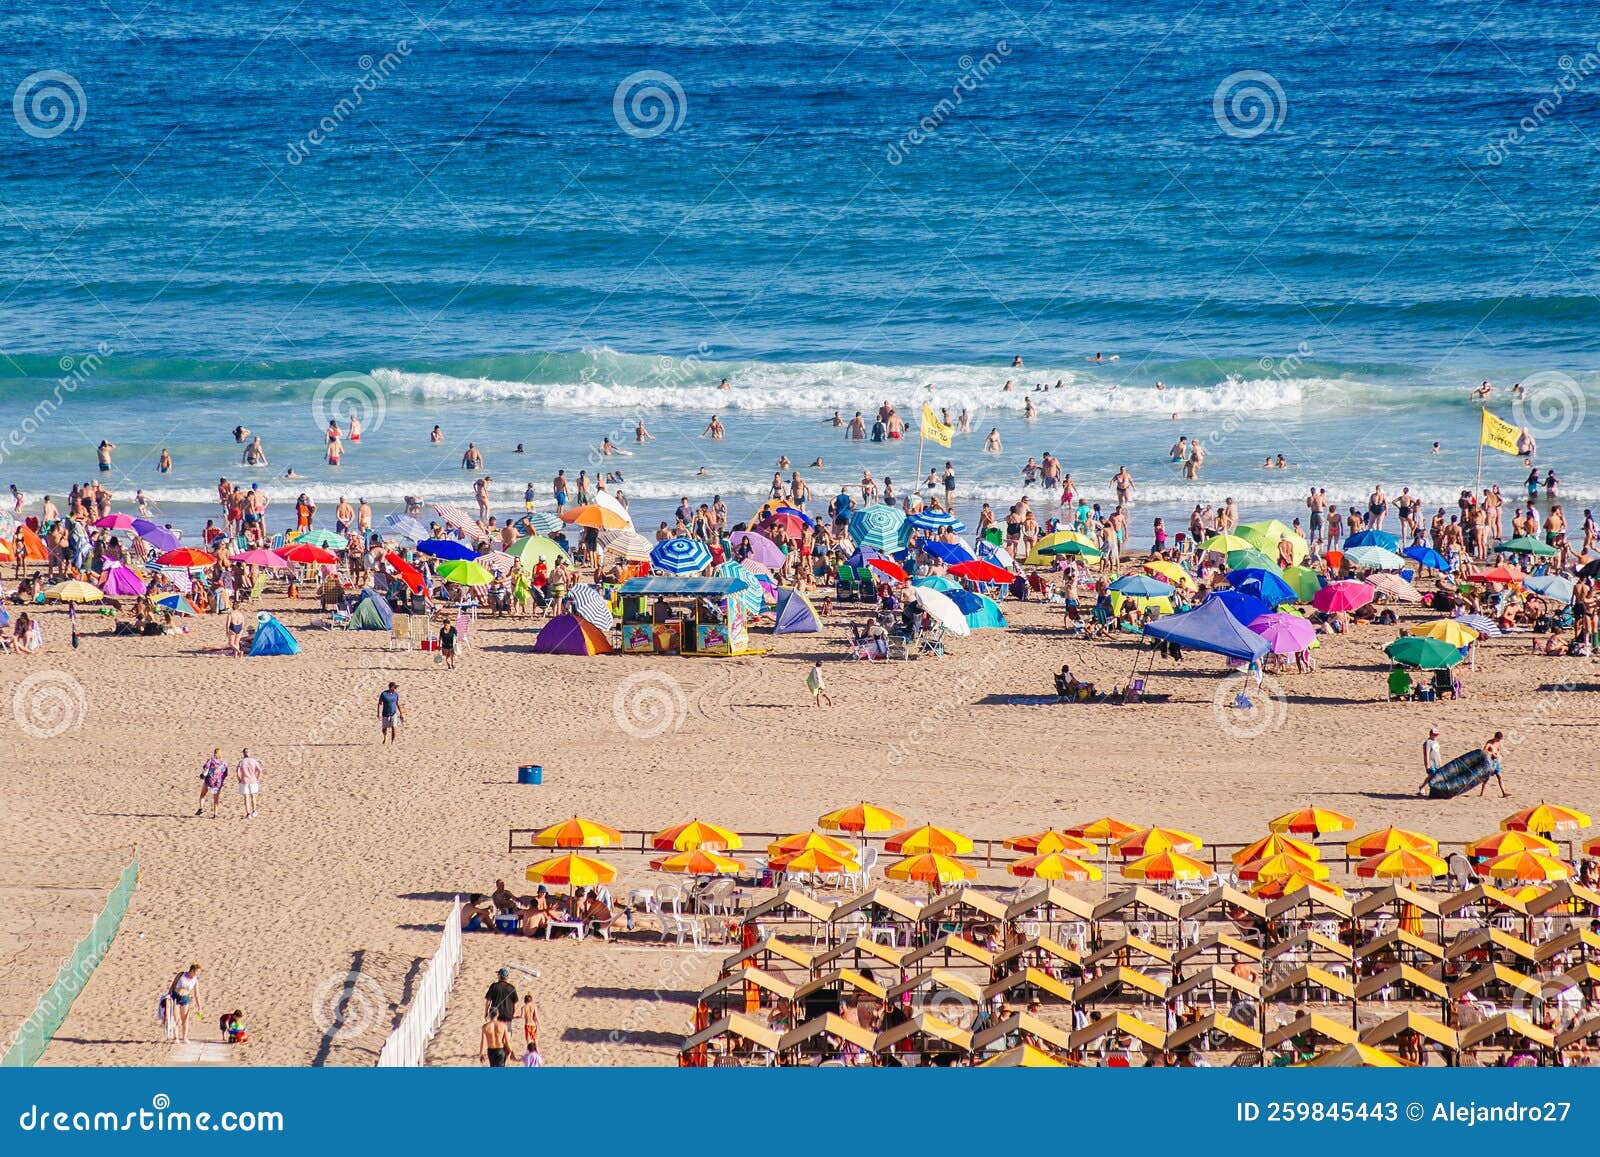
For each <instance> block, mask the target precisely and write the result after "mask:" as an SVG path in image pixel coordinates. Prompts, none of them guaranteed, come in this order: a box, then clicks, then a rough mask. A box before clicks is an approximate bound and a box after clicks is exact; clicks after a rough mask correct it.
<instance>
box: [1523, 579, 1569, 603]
mask: <svg viewBox="0 0 1600 1157" xmlns="http://www.w3.org/2000/svg"><path fill="white" fill-rule="evenodd" d="M1522 589H1523V590H1528V591H1532V592H1533V593H1534V594H1536V595H1542V596H1544V597H1545V598H1547V599H1552V600H1554V601H1555V602H1558V603H1561V604H1562V605H1563V606H1565V605H1566V604H1568V603H1570V602H1572V594H1573V590H1572V580H1571V579H1569V578H1564V577H1563V576H1561V575H1558V574H1534V575H1529V576H1528V577H1527V578H1525V579H1523V580H1522Z"/></svg>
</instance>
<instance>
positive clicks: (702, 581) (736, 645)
mask: <svg viewBox="0 0 1600 1157" xmlns="http://www.w3.org/2000/svg"><path fill="white" fill-rule="evenodd" d="M744 589H746V586H745V582H744V581H743V580H742V579H737V578H727V577H714V578H708V577H705V576H703V575H682V576H680V575H645V576H644V577H642V578H632V579H629V580H628V581H627V582H625V583H623V584H622V587H621V590H620V592H619V593H620V595H621V599H622V650H623V651H624V652H626V653H628V654H634V655H640V654H657V655H745V654H750V653H752V652H751V651H750V633H749V629H748V627H747V625H746V623H745V610H744V605H743V603H742V602H741V601H740V600H739V599H738V598H736V597H735V596H736V595H738V594H739V592H740V591H743V590H744Z"/></svg>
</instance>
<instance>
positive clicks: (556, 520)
mask: <svg viewBox="0 0 1600 1157" xmlns="http://www.w3.org/2000/svg"><path fill="white" fill-rule="evenodd" d="M517 521H518V522H520V523H521V524H522V525H524V526H526V527H527V528H528V529H529V530H531V531H532V532H533V533H534V534H543V535H551V534H555V533H556V532H557V531H559V530H560V529H561V528H562V527H564V526H566V523H564V522H562V521H561V516H560V515H559V514H552V513H551V512H550V511H548V510H534V511H530V512H529V513H527V514H525V515H523V516H522V517H521V518H520V519H518V520H517Z"/></svg>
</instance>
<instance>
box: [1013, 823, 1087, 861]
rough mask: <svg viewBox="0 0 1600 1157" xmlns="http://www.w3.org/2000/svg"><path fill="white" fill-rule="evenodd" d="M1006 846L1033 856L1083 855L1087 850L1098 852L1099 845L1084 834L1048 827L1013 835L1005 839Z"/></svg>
mask: <svg viewBox="0 0 1600 1157" xmlns="http://www.w3.org/2000/svg"><path fill="white" fill-rule="evenodd" d="M1003 846H1005V847H1008V848H1010V849H1011V850H1012V851H1014V852H1026V853H1028V854H1029V855H1032V856H1042V855H1045V854H1047V853H1049V852H1065V853H1066V854H1067V855H1069V856H1077V855H1082V854H1083V853H1085V852H1097V851H1099V850H1100V849H1099V847H1098V846H1097V845H1096V844H1095V843H1094V841H1092V840H1086V839H1084V838H1083V837H1082V836H1074V835H1069V834H1068V833H1066V832H1058V831H1056V830H1055V829H1054V828H1047V829H1045V830H1044V831H1042V832H1033V833H1031V834H1029V835H1025V836H1012V837H1010V838H1009V839H1007V840H1005V841H1004V845H1003Z"/></svg>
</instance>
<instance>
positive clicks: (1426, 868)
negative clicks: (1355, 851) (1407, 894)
mask: <svg viewBox="0 0 1600 1157" xmlns="http://www.w3.org/2000/svg"><path fill="white" fill-rule="evenodd" d="M1449 870H1450V866H1449V865H1448V864H1446V863H1445V862H1444V861H1443V860H1442V859H1440V858H1439V857H1438V856H1436V855H1434V854H1433V853H1432V852H1419V851H1412V850H1411V849H1409V848H1396V849H1394V850H1393V851H1390V852H1379V853H1378V854H1377V855H1375V856H1368V857H1367V858H1366V859H1364V860H1362V861H1361V862H1360V863H1359V864H1357V865H1356V875H1358V876H1361V877H1362V878H1363V879H1368V880H1373V879H1377V880H1426V879H1431V878H1433V877H1435V876H1442V875H1444V874H1445V873H1446V872H1448V871H1449Z"/></svg>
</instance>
